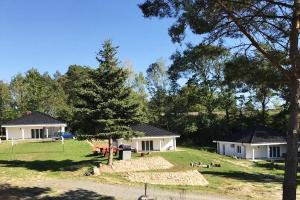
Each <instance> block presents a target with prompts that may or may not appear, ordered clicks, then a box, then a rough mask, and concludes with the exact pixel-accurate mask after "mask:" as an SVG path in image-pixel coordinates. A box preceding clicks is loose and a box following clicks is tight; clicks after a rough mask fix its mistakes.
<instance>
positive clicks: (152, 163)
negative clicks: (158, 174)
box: [100, 156, 173, 173]
mask: <svg viewBox="0 0 300 200" xmlns="http://www.w3.org/2000/svg"><path fill="white" fill-rule="evenodd" d="M171 167H173V165H172V164H171V163H169V162H168V161H167V160H165V159H164V158H162V157H159V156H155V157H143V158H138V159H132V160H121V161H115V162H114V163H113V166H112V167H109V166H107V165H104V166H102V167H101V168H100V170H101V172H109V173H112V172H136V171H148V170H156V169H169V168H171Z"/></svg>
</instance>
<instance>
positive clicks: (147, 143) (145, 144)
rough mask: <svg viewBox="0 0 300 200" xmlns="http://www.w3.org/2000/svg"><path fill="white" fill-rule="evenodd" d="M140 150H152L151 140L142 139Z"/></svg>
mask: <svg viewBox="0 0 300 200" xmlns="http://www.w3.org/2000/svg"><path fill="white" fill-rule="evenodd" d="M142 150H143V151H152V150H153V141H152V140H151V141H142Z"/></svg>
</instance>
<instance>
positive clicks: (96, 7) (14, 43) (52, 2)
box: [0, 0, 183, 82]
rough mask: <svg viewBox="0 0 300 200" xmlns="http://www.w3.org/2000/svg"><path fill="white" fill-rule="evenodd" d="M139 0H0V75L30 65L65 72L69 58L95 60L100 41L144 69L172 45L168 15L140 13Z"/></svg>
mask: <svg viewBox="0 0 300 200" xmlns="http://www.w3.org/2000/svg"><path fill="white" fill-rule="evenodd" d="M139 2H142V0H0V79H1V80H4V81H6V82H7V81H9V80H10V79H11V77H12V76H13V75H15V74H16V73H18V72H21V73H23V72H25V71H27V70H28V69H30V68H32V67H34V68H37V69H39V70H40V71H41V72H42V73H43V72H45V71H48V72H49V73H51V74H53V73H54V72H55V71H57V70H58V71H60V72H62V73H64V72H66V70H67V69H68V66H69V65H71V64H79V65H88V66H97V62H96V60H95V56H96V53H97V51H98V50H99V48H100V45H101V43H102V42H103V41H104V40H106V39H112V41H113V43H114V44H115V45H118V46H120V48H119V55H118V56H119V58H120V60H121V61H128V60H129V61H130V62H132V63H133V66H134V69H135V70H136V71H142V72H144V71H145V69H146V68H147V67H148V65H149V64H151V63H152V62H154V61H156V60H157V59H158V58H160V57H162V58H164V59H165V60H168V58H169V57H170V55H171V54H172V53H173V52H174V51H175V50H176V49H182V48H183V47H182V46H179V45H176V44H173V43H172V42H171V40H170V37H169V35H168V27H169V25H170V24H171V21H170V20H167V19H163V20H159V19H156V18H153V19H151V20H150V19H145V18H143V15H142V13H141V11H140V10H139V8H138V7H137V4H138V3H139Z"/></svg>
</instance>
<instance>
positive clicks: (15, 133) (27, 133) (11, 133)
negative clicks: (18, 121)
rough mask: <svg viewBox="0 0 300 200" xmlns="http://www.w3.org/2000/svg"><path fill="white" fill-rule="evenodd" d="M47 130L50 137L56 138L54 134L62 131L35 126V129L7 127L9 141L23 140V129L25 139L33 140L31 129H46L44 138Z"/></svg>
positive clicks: (58, 128)
mask: <svg viewBox="0 0 300 200" xmlns="http://www.w3.org/2000/svg"><path fill="white" fill-rule="evenodd" d="M46 128H48V136H49V137H52V136H54V133H56V132H58V131H60V130H61V128H60V127H43V126H33V127H24V128H22V127H6V129H7V131H8V139H9V140H11V139H12V138H14V139H22V129H23V130H24V139H31V138H32V137H31V129H44V137H46V130H45V129H46Z"/></svg>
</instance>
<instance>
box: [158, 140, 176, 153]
mask: <svg viewBox="0 0 300 200" xmlns="http://www.w3.org/2000/svg"><path fill="white" fill-rule="evenodd" d="M175 140H176V139H175ZM173 143H174V141H173V138H164V139H163V140H162V141H161V151H166V150H174V144H173Z"/></svg>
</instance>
